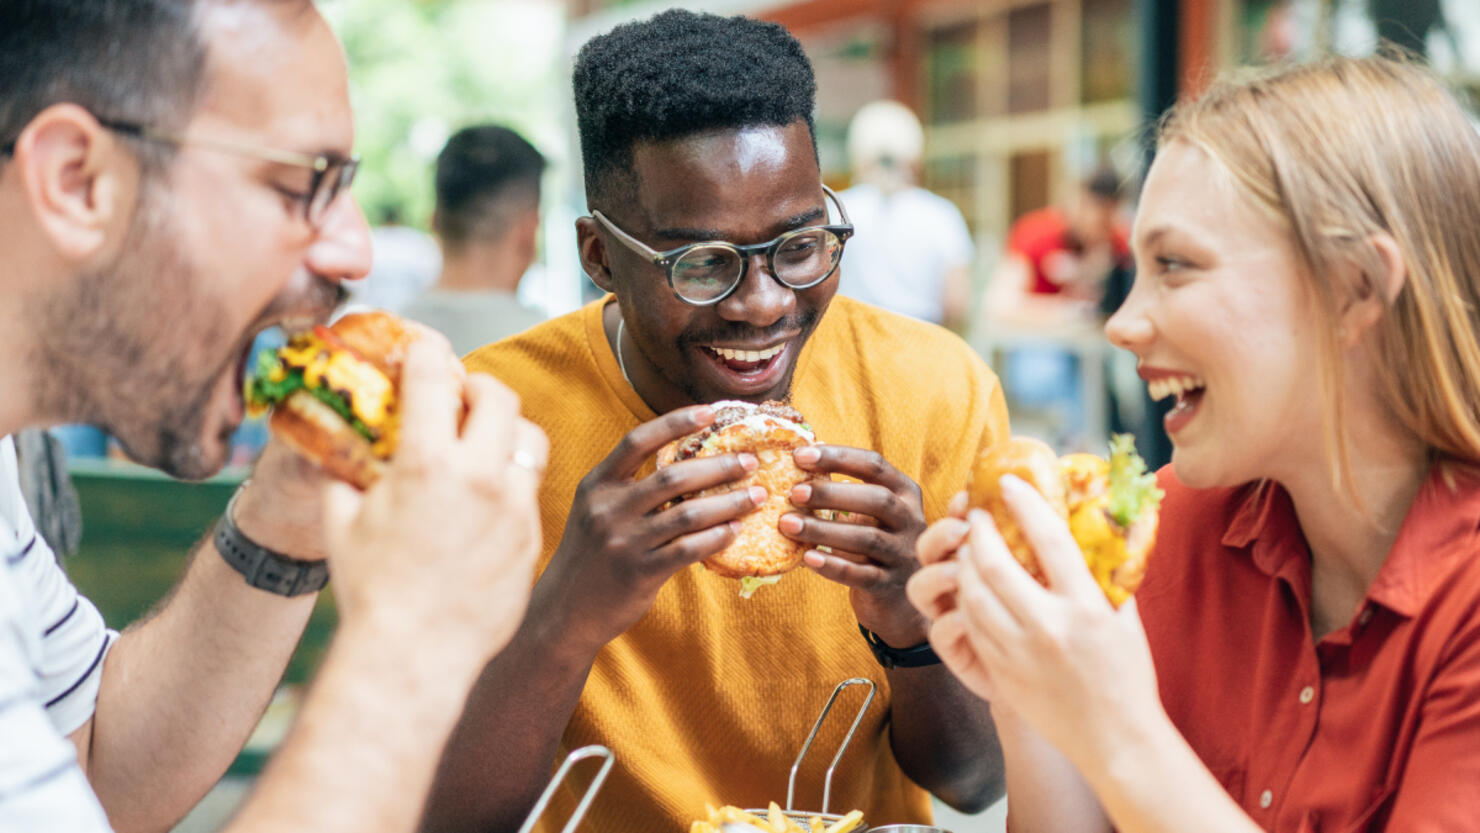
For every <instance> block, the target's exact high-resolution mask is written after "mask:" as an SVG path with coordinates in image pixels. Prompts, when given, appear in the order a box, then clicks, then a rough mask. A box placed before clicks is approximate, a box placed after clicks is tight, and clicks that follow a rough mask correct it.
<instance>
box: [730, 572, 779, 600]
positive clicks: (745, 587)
mask: <svg viewBox="0 0 1480 833" xmlns="http://www.w3.org/2000/svg"><path fill="white" fill-rule="evenodd" d="M780 580H781V576H744V577H742V578H741V579H740V598H742V599H748V598H750V597H751V596H753V595H755V591H757V590H759V589H761V588H762V587H765V586H766V585H768V584H775V583H776V582H778V581H780Z"/></svg>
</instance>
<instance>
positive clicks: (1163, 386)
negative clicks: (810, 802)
mask: <svg viewBox="0 0 1480 833" xmlns="http://www.w3.org/2000/svg"><path fill="white" fill-rule="evenodd" d="M1207 387H1208V383H1207V382H1206V381H1204V380H1202V379H1201V378H1199V377H1197V376H1190V375H1189V376H1169V377H1166V378H1161V379H1152V380H1150V381H1148V382H1147V383H1146V392H1147V393H1148V394H1150V396H1151V398H1152V399H1153V400H1155V401H1158V402H1160V401H1161V400H1163V399H1166V398H1167V397H1169V396H1173V397H1176V403H1175V404H1173V405H1172V410H1171V411H1170V412H1168V414H1167V417H1166V418H1167V419H1168V420H1169V421H1171V422H1172V423H1173V424H1180V423H1178V418H1179V417H1184V416H1186V417H1190V416H1191V415H1192V413H1193V412H1194V411H1196V410H1197V406H1198V404H1199V403H1201V402H1202V398H1203V392H1204V391H1206V390H1207Z"/></svg>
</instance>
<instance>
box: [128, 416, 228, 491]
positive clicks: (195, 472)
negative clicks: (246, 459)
mask: <svg viewBox="0 0 1480 833" xmlns="http://www.w3.org/2000/svg"><path fill="white" fill-rule="evenodd" d="M235 430H236V426H234V425H233V426H228V427H226V428H223V429H221V431H219V432H218V433H217V434H216V435H215V436H205V435H204V434H203V432H201V431H199V430H197V431H194V432H189V433H185V432H182V433H181V434H173V433H172V432H169V431H161V432H160V433H159V434H158V435H157V436H156V437H155V442H154V443H153V444H152V447H150V448H148V449H147V451H146V449H143V448H140V447H139V446H138V445H137V444H132V443H130V442H129V441H128V440H127V438H123V437H120V438H119V445H120V446H122V448H123V453H124V454H125V455H127V456H128V458H129V459H130V460H133V461H134V462H136V463H138V464H140V465H143V466H148V467H149V468H151V469H157V470H159V471H161V472H163V473H164V474H167V475H169V476H170V477H173V478H175V479H176V480H190V481H197V480H205V479H207V478H209V477H212V476H214V475H216V474H219V473H220V472H221V469H223V468H225V467H226V463H227V460H228V458H229V457H230V455H231V435H232V433H234V432H235Z"/></svg>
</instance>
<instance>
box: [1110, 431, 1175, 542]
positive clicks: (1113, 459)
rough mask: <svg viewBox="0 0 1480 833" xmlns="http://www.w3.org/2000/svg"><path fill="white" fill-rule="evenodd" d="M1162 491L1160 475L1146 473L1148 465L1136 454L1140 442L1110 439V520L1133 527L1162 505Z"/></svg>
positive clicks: (1128, 437)
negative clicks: (1142, 514)
mask: <svg viewBox="0 0 1480 833" xmlns="http://www.w3.org/2000/svg"><path fill="white" fill-rule="evenodd" d="M1161 498H1162V491H1161V489H1158V488H1157V487H1156V474H1155V473H1154V472H1149V471H1147V470H1146V461H1145V460H1142V459H1141V456H1140V455H1139V454H1137V453H1136V438H1135V437H1132V436H1131V435H1130V434H1116V435H1115V436H1114V437H1112V438H1111V439H1110V487H1109V506H1108V507H1107V508H1108V510H1109V512H1110V517H1111V518H1114V519H1115V522H1116V523H1118V524H1120V525H1121V526H1123V527H1124V526H1130V525H1131V524H1132V523H1135V521H1136V519H1137V518H1139V517H1141V513H1142V512H1145V511H1148V510H1150V509H1154V508H1156V507H1157V506H1159V505H1161Z"/></svg>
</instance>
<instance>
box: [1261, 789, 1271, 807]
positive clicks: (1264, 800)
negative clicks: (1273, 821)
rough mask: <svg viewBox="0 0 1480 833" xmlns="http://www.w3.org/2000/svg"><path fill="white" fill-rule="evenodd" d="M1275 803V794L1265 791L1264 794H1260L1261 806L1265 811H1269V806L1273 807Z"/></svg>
mask: <svg viewBox="0 0 1480 833" xmlns="http://www.w3.org/2000/svg"><path fill="white" fill-rule="evenodd" d="M1273 803H1274V793H1272V792H1270V791H1269V790H1265V791H1264V792H1262V793H1260V794H1259V806H1260V807H1261V808H1263V809H1265V810H1268V809H1269V805H1271V804H1273Z"/></svg>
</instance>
